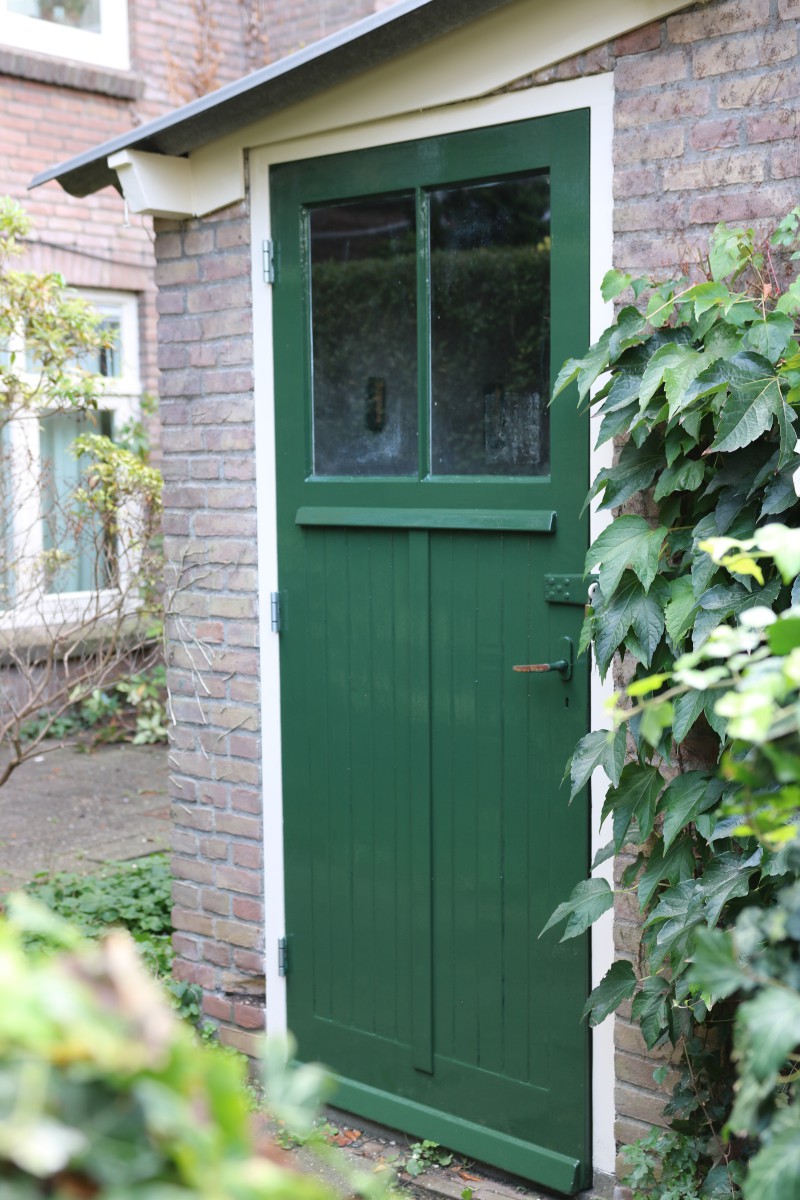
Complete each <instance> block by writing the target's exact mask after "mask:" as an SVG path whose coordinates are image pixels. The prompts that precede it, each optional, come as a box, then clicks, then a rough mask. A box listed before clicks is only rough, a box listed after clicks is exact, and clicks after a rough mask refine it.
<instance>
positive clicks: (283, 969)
mask: <svg viewBox="0 0 800 1200" xmlns="http://www.w3.org/2000/svg"><path fill="white" fill-rule="evenodd" d="M288 971H289V946H288V943H287V941H286V938H285V937H281V938H278V974H279V975H286V974H288Z"/></svg>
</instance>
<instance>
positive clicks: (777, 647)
mask: <svg viewBox="0 0 800 1200" xmlns="http://www.w3.org/2000/svg"><path fill="white" fill-rule="evenodd" d="M766 634H767V642H768V643H769V648H770V650H771V651H772V653H773V654H780V655H784V654H788V653H789V651H790V650H794V649H795V647H796V646H800V617H781V619H780V620H779V621H776V622H775V624H774V625H768V626H767V629H766Z"/></svg>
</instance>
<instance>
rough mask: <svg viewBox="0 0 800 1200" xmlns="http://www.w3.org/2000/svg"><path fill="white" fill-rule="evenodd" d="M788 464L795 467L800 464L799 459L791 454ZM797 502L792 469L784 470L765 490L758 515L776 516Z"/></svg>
mask: <svg viewBox="0 0 800 1200" xmlns="http://www.w3.org/2000/svg"><path fill="white" fill-rule="evenodd" d="M790 465H791V467H792V468H793V469H794V468H796V467H797V466H798V465H800V459H798V458H797V457H796V456H794V455H793V456H792V459H791V462H790ZM797 503H798V497H797V492H796V491H795V490H794V480H793V479H792V471H786V470H784V471H783V472H782V473H781V474H780V475H778V476H777V477H776V478H775V479H774V480H773V481H772V483H771V484H770V485H769V487H768V488H767V490H766V491H765V493H764V503H763V504H762V505H761V513H760V516H761V517H762V518H763V517H770V516H771V517H776V516H778V515H779V514H780V513H783V512H786V510H787V509H789V508H794V506H795V505H796V504H797Z"/></svg>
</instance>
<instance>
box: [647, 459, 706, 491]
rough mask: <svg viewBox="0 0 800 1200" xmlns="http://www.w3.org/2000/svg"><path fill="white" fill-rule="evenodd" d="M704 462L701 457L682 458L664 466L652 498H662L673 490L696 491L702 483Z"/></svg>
mask: <svg viewBox="0 0 800 1200" xmlns="http://www.w3.org/2000/svg"><path fill="white" fill-rule="evenodd" d="M705 470H706V469H705V464H704V463H703V462H702V460H701V459H697V458H683V459H681V460H680V461H679V462H676V463H674V464H673V465H672V466H668V467H666V468H665V469H664V470H663V471H662V472H661V476H660V478H659V481H658V483H657V484H656V490H655V491H654V492H653V499H654V500H663V499H664V497H665V496H670V495H672V493H673V492H696V491H698V490H699V488H700V487H701V485H702V482H703V476H704V475H705Z"/></svg>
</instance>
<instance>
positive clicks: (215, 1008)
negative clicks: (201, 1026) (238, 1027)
mask: <svg viewBox="0 0 800 1200" xmlns="http://www.w3.org/2000/svg"><path fill="white" fill-rule="evenodd" d="M203 1012H204V1013H205V1015H206V1016H207V1017H214V1018H215V1019H216V1020H218V1021H232V1020H233V1005H232V1004H231V1002H230V1000H223V998H222V997H221V996H209V995H206V996H204V997H203Z"/></svg>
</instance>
